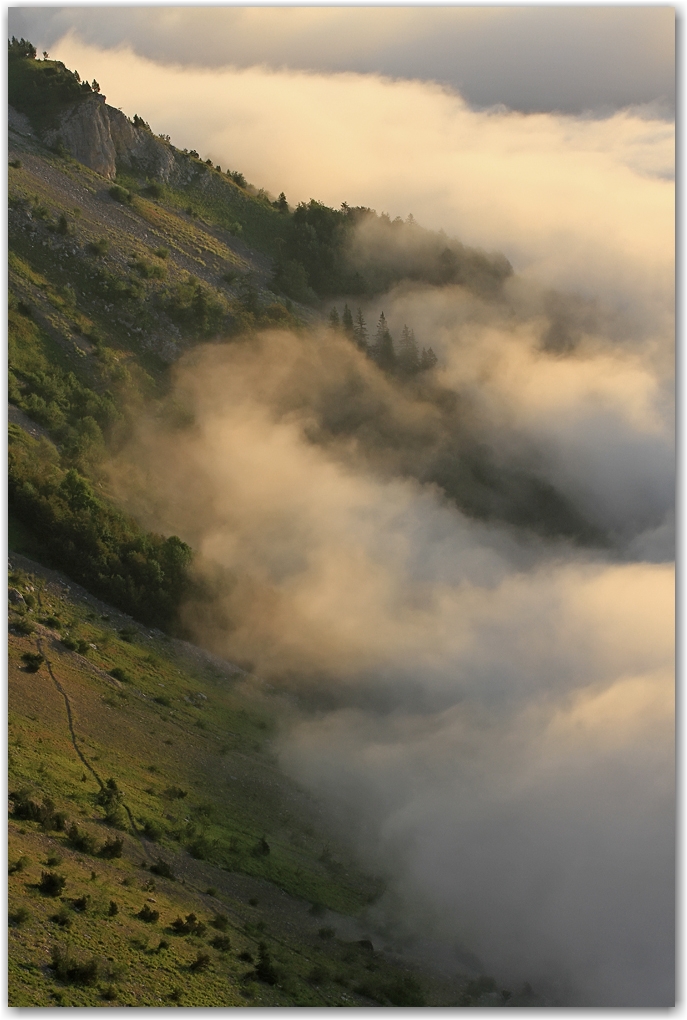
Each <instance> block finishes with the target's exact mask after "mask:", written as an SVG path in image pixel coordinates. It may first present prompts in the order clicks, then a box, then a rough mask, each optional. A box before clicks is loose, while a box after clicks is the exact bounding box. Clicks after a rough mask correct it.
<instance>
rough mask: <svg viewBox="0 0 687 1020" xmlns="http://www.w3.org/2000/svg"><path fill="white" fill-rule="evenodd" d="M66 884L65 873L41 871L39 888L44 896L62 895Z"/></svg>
mask: <svg viewBox="0 0 687 1020" xmlns="http://www.w3.org/2000/svg"><path fill="white" fill-rule="evenodd" d="M66 884H67V879H66V877H65V876H64V875H60V874H58V873H57V872H56V871H41V880H40V882H39V883H38V889H39V890H40V892H42V893H43V895H44V896H60V895H61V894H62V891H63V890H64V887H65V885H66Z"/></svg>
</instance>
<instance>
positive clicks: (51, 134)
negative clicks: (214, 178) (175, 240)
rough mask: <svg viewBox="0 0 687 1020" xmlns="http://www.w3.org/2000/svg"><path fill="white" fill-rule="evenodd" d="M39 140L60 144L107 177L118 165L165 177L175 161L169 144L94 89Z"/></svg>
mask: <svg viewBox="0 0 687 1020" xmlns="http://www.w3.org/2000/svg"><path fill="white" fill-rule="evenodd" d="M43 141H44V142H45V143H46V144H47V145H51V146H57V145H59V144H61V145H62V146H63V147H64V148H65V149H66V150H67V152H68V153H69V154H70V155H71V156H73V157H74V159H78V161H79V162H80V163H83V164H84V165H85V166H88V167H90V168H91V169H92V170H95V171H96V173H99V174H102V176H103V177H107V178H108V179H109V180H112V179H113V178H114V177H115V176H116V174H117V167H118V166H120V167H124V168H126V169H129V170H134V171H139V172H142V173H145V174H146V176H149V177H153V178H156V179H157V180H162V181H168V180H169V178H170V176H171V174H172V172H173V170H174V167H175V165H176V159H175V154H174V149H173V148H172V146H171V145H169V144H168V143H167V142H164V141H162V139H160V138H157V137H156V136H155V135H154V134H153V133H152V132H151V131H149V130H148V129H147V128H144V127H140V126H134V124H132V123H131V121H130V120H129V118H128V117H127V116H126V115H125V114H123V113H122V112H121V111H120V110H115V109H114V108H113V107H112V106H108V105H107V103H106V102H105V97H104V96H101V95H99V94H97V93H93V94H92V95H89V96H88V97H87V98H86V99H84V100H82V101H81V102H79V103H76V104H75V105H74V106H73V107H71V108H70V109H69V110H67V111H66V112H65V113H63V114H62V115H61V117H60V121H59V124H58V126H57V127H56V128H52V129H50V130H49V131H46V132H45V133H44V135H43Z"/></svg>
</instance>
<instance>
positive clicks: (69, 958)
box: [51, 946, 101, 985]
mask: <svg viewBox="0 0 687 1020" xmlns="http://www.w3.org/2000/svg"><path fill="white" fill-rule="evenodd" d="M51 956H52V969H53V971H54V973H55V977H56V978H58V980H59V981H62V982H64V984H70V985H94V984H96V983H97V981H98V977H99V976H100V972H101V967H100V963H99V961H98V960H97V959H96V957H94V956H90V957H86V956H81V955H77V954H76V953H75V952H74V950H73V949H72V947H71V946H54V947H53V950H52V954H51Z"/></svg>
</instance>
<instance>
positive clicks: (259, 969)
mask: <svg viewBox="0 0 687 1020" xmlns="http://www.w3.org/2000/svg"><path fill="white" fill-rule="evenodd" d="M255 976H256V977H257V979H258V981H262V982H263V984H266V985H276V983H277V981H278V980H279V975H278V973H277V970H276V968H275V966H274V964H273V963H272V958H271V956H270V953H269V950H268V948H267V945H266V944H265V943H264V942H261V943H260V944H259V946H258V962H257V964H256V965H255Z"/></svg>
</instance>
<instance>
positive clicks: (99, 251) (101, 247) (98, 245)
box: [89, 237, 110, 255]
mask: <svg viewBox="0 0 687 1020" xmlns="http://www.w3.org/2000/svg"><path fill="white" fill-rule="evenodd" d="M89 247H90V249H91V251H92V252H93V254H94V255H107V253H108V251H109V249H110V242H109V241H108V239H107V238H106V237H99V238H98V240H97V241H91V244H90V246H89Z"/></svg>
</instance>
